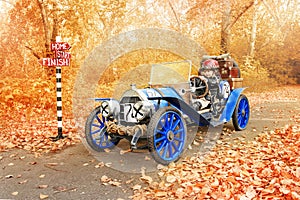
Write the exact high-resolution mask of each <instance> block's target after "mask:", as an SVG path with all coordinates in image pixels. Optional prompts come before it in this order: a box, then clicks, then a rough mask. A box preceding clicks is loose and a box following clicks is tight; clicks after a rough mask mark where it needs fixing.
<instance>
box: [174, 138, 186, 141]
mask: <svg viewBox="0 0 300 200" xmlns="http://www.w3.org/2000/svg"><path fill="white" fill-rule="evenodd" d="M174 140H177V141H179V142H183V141H184V139H183V138H179V137H175V138H174Z"/></svg>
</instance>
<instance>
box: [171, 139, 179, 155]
mask: <svg viewBox="0 0 300 200" xmlns="http://www.w3.org/2000/svg"><path fill="white" fill-rule="evenodd" d="M171 144H172V146H173V147H174V149H175V152H174V153H176V152H178V147H177V145H176V144H175V142H174V141H173V142H172V143H171ZM178 146H179V145H178Z"/></svg>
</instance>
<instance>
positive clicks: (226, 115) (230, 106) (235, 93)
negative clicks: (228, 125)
mask: <svg viewBox="0 0 300 200" xmlns="http://www.w3.org/2000/svg"><path fill="white" fill-rule="evenodd" d="M245 89H246V88H237V89H234V90H232V92H231V93H230V96H229V98H228V100H227V103H226V106H225V108H224V110H223V113H222V115H221V117H220V121H221V122H228V121H230V119H231V116H232V114H233V112H234V109H235V106H236V104H237V101H238V99H239V96H240V95H241V93H242V92H243V91H244V90H245Z"/></svg>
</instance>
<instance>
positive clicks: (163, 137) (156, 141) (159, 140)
mask: <svg viewBox="0 0 300 200" xmlns="http://www.w3.org/2000/svg"><path fill="white" fill-rule="evenodd" d="M166 139H167V138H166V136H165V135H164V136H162V137H160V138H156V139H155V140H154V142H155V143H158V142H161V141H163V140H166Z"/></svg>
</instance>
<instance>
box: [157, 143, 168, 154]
mask: <svg viewBox="0 0 300 200" xmlns="http://www.w3.org/2000/svg"><path fill="white" fill-rule="evenodd" d="M166 143H167V141H166V140H164V141H163V142H161V143H160V145H156V144H155V145H156V147H157V151H158V152H160V151H161V150H162V149H163V148H164V146H165V145H166Z"/></svg>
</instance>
